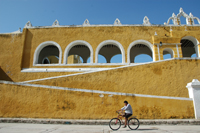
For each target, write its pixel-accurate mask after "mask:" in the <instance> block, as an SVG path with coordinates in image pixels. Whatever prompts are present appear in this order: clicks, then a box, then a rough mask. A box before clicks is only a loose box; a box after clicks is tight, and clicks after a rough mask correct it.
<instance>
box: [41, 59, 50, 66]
mask: <svg viewBox="0 0 200 133" xmlns="http://www.w3.org/2000/svg"><path fill="white" fill-rule="evenodd" d="M45 61H47V62H48V63H45ZM42 64H50V60H49V58H47V57H45V58H44V59H43V60H42Z"/></svg>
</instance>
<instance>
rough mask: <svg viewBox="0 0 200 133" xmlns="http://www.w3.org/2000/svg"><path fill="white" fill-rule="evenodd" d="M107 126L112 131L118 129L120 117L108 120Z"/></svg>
mask: <svg viewBox="0 0 200 133" xmlns="http://www.w3.org/2000/svg"><path fill="white" fill-rule="evenodd" d="M109 127H110V128H111V129H112V130H114V131H115V130H118V129H119V128H120V127H121V121H120V119H118V118H113V119H111V120H110V122H109Z"/></svg>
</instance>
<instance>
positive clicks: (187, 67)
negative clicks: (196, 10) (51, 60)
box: [33, 59, 200, 97]
mask: <svg viewBox="0 0 200 133" xmlns="http://www.w3.org/2000/svg"><path fill="white" fill-rule="evenodd" d="M199 64H200V60H195V59H188V60H181V59H180V60H170V61H163V62H157V63H150V64H145V65H139V66H129V67H125V68H120V69H114V70H109V71H102V72H94V73H89V74H81V75H75V76H70V77H63V78H57V79H51V80H43V81H37V82H33V84H43V85H53V86H54V85H55V84H56V86H62V87H70V88H81V89H90V90H101V91H111V92H125V93H134V94H149V95H159V96H175V97H188V96H189V95H188V90H187V88H186V87H185V86H186V85H187V83H189V82H191V81H192V79H200V71H199V69H200V67H199Z"/></svg>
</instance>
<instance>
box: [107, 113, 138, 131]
mask: <svg viewBox="0 0 200 133" xmlns="http://www.w3.org/2000/svg"><path fill="white" fill-rule="evenodd" d="M116 112H117V113H118V118H112V119H111V120H110V122H109V127H110V128H111V129H112V130H113V131H116V130H118V129H119V128H120V127H121V125H122V124H124V122H123V121H122V115H123V114H122V112H118V111H116ZM127 125H128V127H129V128H130V129H131V130H137V129H138V127H139V126H140V122H139V120H138V119H137V118H136V116H132V117H130V118H129V119H128V121H127Z"/></svg>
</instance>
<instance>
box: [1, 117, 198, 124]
mask: <svg viewBox="0 0 200 133" xmlns="http://www.w3.org/2000/svg"><path fill="white" fill-rule="evenodd" d="M109 121H110V120H71V119H33V118H0V123H33V124H74V125H108V124H109ZM139 121H140V125H200V120H196V119H151V120H147V119H140V120H139Z"/></svg>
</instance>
